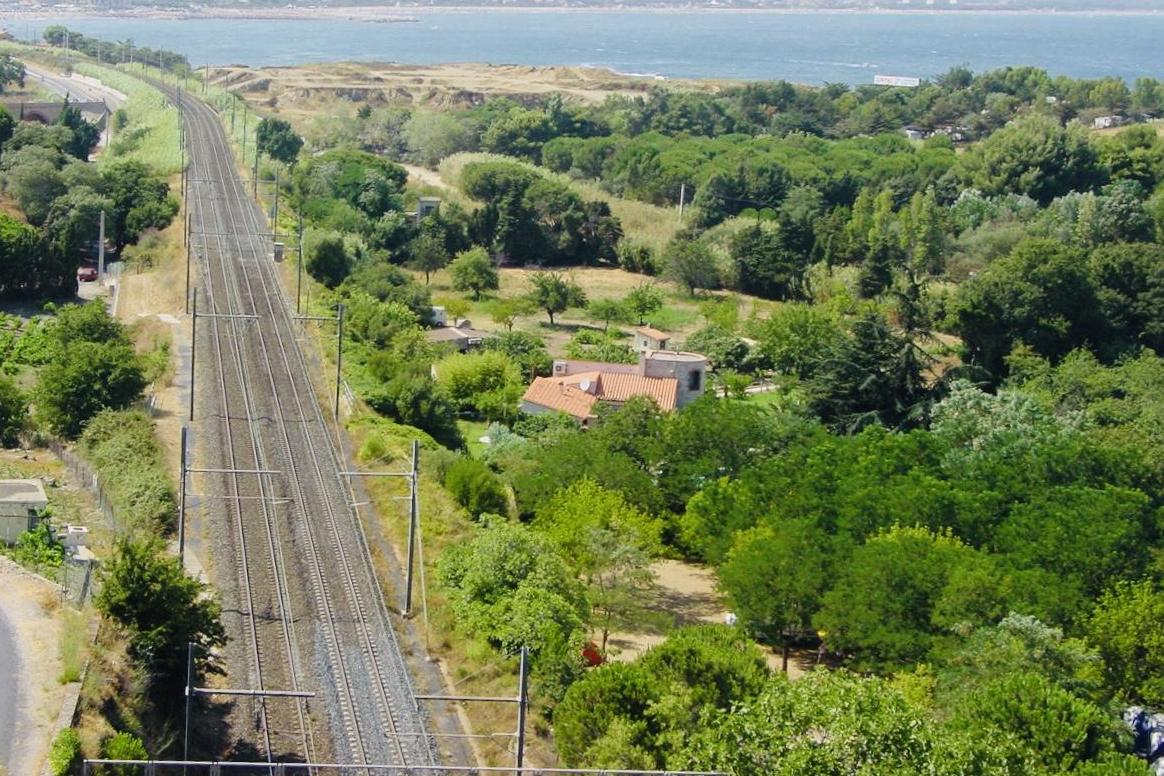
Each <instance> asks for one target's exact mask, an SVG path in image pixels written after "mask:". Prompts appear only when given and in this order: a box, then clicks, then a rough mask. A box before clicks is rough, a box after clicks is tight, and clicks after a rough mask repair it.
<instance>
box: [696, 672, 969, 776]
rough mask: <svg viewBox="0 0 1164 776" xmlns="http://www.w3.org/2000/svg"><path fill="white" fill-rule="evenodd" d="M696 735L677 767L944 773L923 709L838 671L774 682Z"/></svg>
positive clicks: (777, 775) (758, 773) (771, 772)
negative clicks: (680, 765) (791, 680)
mask: <svg viewBox="0 0 1164 776" xmlns="http://www.w3.org/2000/svg"><path fill="white" fill-rule="evenodd" d="M696 735H697V738H696V741H695V743H694V745H692V746H691V747H689V750H688V751H689V754H688V755H687V757H686V758H685V759H684V765H685V767H692V768H698V769H703V770H718V771H724V772H727V773H733V774H738V776H762V775H763V776H802V775H803V774H837V773H868V774H874V773H876V774H899V775H901V776H922V774H929V773H935V772H937V773H941V772H943V770H942V768H941V767H939V764H942V765H943V766H944V763H943V760H942V757H943V754H945V753H940V752H935V748H936V744H937V742H938V740H939V732H938V730H937V729H936V725H935V724H934V722H933V721H932V717H931V715H930V713H929V710H927V709H924V708H922V707H921V706H920V705H919V704H917V703H914V702H911V701H910V700H909V699H907V698H906V697H905V695H904V694H903V693H902V692H901V691H900V690H899V689H898V688H896V687H894V686H892V685H890V684H889V683H888V682H886V681H884V680H881V679H877V678H872V677H858V676H855V675H853V674H850V673H847V672H845V671H812V672H810V673H809V674H808V675H807V676H805V677H803V678H802V679H798V680H797V681H795V682H789V681H787V680H785V679H783V678H778V679H776V680H775V681H772V682H769V683H768V685H767V686H766V687H765V688H764V690H763V691H762V692H761V693H760V694H759V696H758V697H756V698H755V699H754V700H752V701H751V702H749V703H747V704H744V705H741V706H740V707H739V708H738V709H736V710H733V711H719V712H718V713H715V714H714V715H712V716H711V717H710V718H709V719H706V720H704V721H703V723H702V725H701V726H700V731H699V732H698V733H697V734H696ZM947 756H948V755H947Z"/></svg>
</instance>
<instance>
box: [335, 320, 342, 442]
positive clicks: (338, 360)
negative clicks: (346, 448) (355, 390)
mask: <svg viewBox="0 0 1164 776" xmlns="http://www.w3.org/2000/svg"><path fill="white" fill-rule="evenodd" d="M336 307H337V308H338V309H337V317H336V327H335V422H336V424H337V425H338V424H339V400H340V386H341V385H342V384H343V368H344V303H343V302H340V303H339V304H338V305H336Z"/></svg>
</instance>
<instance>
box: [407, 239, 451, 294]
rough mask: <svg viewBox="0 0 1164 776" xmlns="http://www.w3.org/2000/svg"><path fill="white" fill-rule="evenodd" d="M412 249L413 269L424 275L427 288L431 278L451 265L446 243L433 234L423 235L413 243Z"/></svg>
mask: <svg viewBox="0 0 1164 776" xmlns="http://www.w3.org/2000/svg"><path fill="white" fill-rule="evenodd" d="M411 247H412V262H411V265H412V268H413V269H415V270H417V271H419V272H423V273H424V284H425V285H426V286H427V285H428V280H429V276H430V275H431V274H432V273H434V272H436V271H437V270H440V269H442V268H443V267H444V266H445V265H446V264H448V263H449V259H450V256H449V252H448V250H447V249H446V248H445V243H444V241H443V240H441V239H440V238H439V237H437V236H435V235H431V234H421V235H420V236H419V237H417V238H416V239H415V240H413V241H412V246H411Z"/></svg>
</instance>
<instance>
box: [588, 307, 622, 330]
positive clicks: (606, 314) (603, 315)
mask: <svg viewBox="0 0 1164 776" xmlns="http://www.w3.org/2000/svg"><path fill="white" fill-rule="evenodd" d="M586 312H588V313H589V314H590V317H591V318H593V319H594V320H596V321H601V322H602V330H603V331H604V332H605V331H608V330H609V329H610V324H612V323H622V322H624V321H626V320H628V318H629V316H628V315H627V309H626V306H625V305H624V304H623V303H622V302H620V301H618V300H616V299H592V300H590V302H588V303H587V304H586Z"/></svg>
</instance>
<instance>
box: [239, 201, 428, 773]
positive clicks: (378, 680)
mask: <svg viewBox="0 0 1164 776" xmlns="http://www.w3.org/2000/svg"><path fill="white" fill-rule="evenodd" d="M246 204H250V203H246ZM234 212H236V213H242V214H244V215H245V216H246V217H247V218H248V220H249V221H251V223H250V224H248V226H249V227H250V228H249V229H246V230H245V232H246V233H248V234H260V233H262V231H263V230H262V226H263V225H262V224H259V223H254V222H255V221H256V220H257V217H258V216H257V208H256V207H254V206H253V205H252V206H251V207H245V206H244V203H242V202H240V203H239V207H238V208H235V209H234ZM252 246H253V243H252ZM254 259H255V263H256V265H257V268H258V272H257V274H258V284H259V286H260V287H261V289H260V290H261V291H262V293H261V295H260V298H261V299H263V300H265V302H266V305H267V311H268V313H269V317H268V316H264V319H265V320H269V321H270V322H272V323H273V324H277V323H279V322H284V323H286V324H287V328H288V329H290V328H291V327H290V312H289V310H288V309H287V306H286V304H283V305H276V304H275V303H274V301H273V300H275V299H279V298H280V296H281V295H280V293H279V287H278V281H277V279H276V278H273V277H271V276H270V275H271V273H269V272H267V271H266V270H268V269H269V268H270V267H269V262H268V261H267V260H266V251H265V250H258V249H255V250H254ZM247 288H248V291H249V293H251V294H252V295H253V294H254V290H253V288H252V286H251V283H250V279H249V278H248V280H247ZM258 337H259V339H260V340H263V339H265V337H264V334H263V332H262V330H261V329H260V331H259V332H258ZM291 339H292V338H291V337H287V336H279V334H278V332H277V333H276V336H275V337H274V342H275V345H276V346H277V350H278V353H279V355H280V356H281V357H282V364H283V366H284V368H285V370H286V372H285V374H286V375H287V378H288V382H289V384H290V385H291V386H292V389H293V390H292V391H291V394H290V397H289V398H290V400H291V402H292V404H293V407H294V409H295V410H297V415H298V417H299V418H300V419H302V420H303V421H304V422H305V423H306V422H309V421H308V415H309V414H311V410H312V409H314V410H315V411H316V413H318V412H319V404H318V402H317V401H316V399H315V397H314V394H313V392H312V386H311V385H310V383H308V384H307V385H305V386H303V387H302V388H301V387H300V386H301V380H303V379H305V377H306V375H307V374H309V373H308V371H307V369H306V364H301V366H300V368H298V369H297V368H296V366H295V365H294V364H293V363H292V358H291V357H290V355H289V353H288V346H287V343H288V341H289V340H291ZM263 351H264V358H266V359H268V363H270V360H269V355H270V349H269V348H268V347H267V346H266V345H264V347H263ZM295 351H296V353H298V348H295ZM272 374H273V370H272ZM272 388H274V386H273V385H272ZM305 396H306V398H305ZM275 398H276V402H277V403H278V404H279V405H280V412H279V413H277V417H278V418H279V419H280V422H281V423H282V424H283V425H284V427H285V420H286V418H287V413H285V412H283V411H282V397H281V394H280V393H279V392H278V391H276V392H275ZM316 420H317V421H318V422H319V423H320V428H321V430H322V429H326V426H325V425H324V424H323V422H322V418H321V417H319V416H318V415H317V416H316ZM329 440H330V437H329ZM324 447H325V448H327V449H329V450H330V449H332V448H331V445H330V444H326V445H324ZM307 451H308V454H309V455H308V457H309V459H310V461H309V463H310V469H311V472H312V473H313V474H314V475H315V482H316V483H317V484H318V486H319V490H318V493H320V494H324V493H326V492H327V491H328V487H329V484H331V485H335V484H336V483H339V482H341V481H340V480H339V478H338V476H336V477H334V478H331V479H330V481H329V478H328V477H327V474H326V473H325V468H326V467H325V464H324V463H323V462H322V461H321V458H320V454H319V447H317V446H316V445H307ZM332 463H335V461H334V459H333V460H332ZM335 468H336V469H338V466H337V467H335ZM333 471H334V469H333ZM295 483H296V486H297V487H298V488H299V489H300V492H302V488H301V486H300V483H299V481H298V479H296V480H295ZM346 501H347V499H346V498H345V499H344V502H345V503H346ZM320 503H321V505H322V507H323V515H324V517H325V518H326V519H325V522H326V525H327V528H328V531H327V533H328V534H329V538H330V539H331V545H332V548H333V549H334V552H335V560H337V561H338V565H339V567H340V570H341V572H342V576H343V582H344V592H345V593H346V597H347V600H348V601H349V603H350V605H351V610H352V613H353V615H354V620H353V622H354V624H355V625H356V632H357V637H358V639H359V641H360V646H361V649H362V651H363V653H364V655H365V657H366V659H367V660H368V666H367V669H368V674H367V675H368V676H369V677H371V678H373V679H374V690H375V692H376V695H377V698H376V700H377V701H378V704H379V707H380V709H379V712H380V713H379V717H380V720H379V721H380V723H381V725H382V727H383V731H384V734H385V736H386V738H387V742H388V743H389V744H390V745H391V746H392V748H393V750H394V754H395V759H396V760H397V761H398V762H399V763H400V764H401V765H407V764H409V763H408V760H409V757H408V756H407V755H406V754H405V752H404V748H403V745H402V743H401V740H400V736H399V735H397V734H398V732H399V730H398V726H397V718H398V717H399V716H400V713H399V710H398V709H397V708H396V704H394V703H393V700H392V697H391V696H392V692H391V690H390V689H389V688H388V687H387V686H386V682H385V679H384V676H383V673H382V670H381V668H380V666H381V664H382V660H381V654H380V653H381V650H380V649H379V648H378V647H377V645H376V643H375V638H374V636H373V634H372V632H371V628H370V627H369V626H368V623H369V616H368V611H367V604H366V595H365V594H364V593H363V592H362V591H361V590H360V585H359V582H358V581H357V575H356V572H355V569H354V568H353V565H352V562H351V558H350V557H349V554H348V553H347V552H346V551H345V548H344V542H343V539H342V537H341V531H340V526H339V524H338V516H337V514H336V512H337V510H336V508H335V500H334V499H333V498H322V499H321V501H320ZM309 525H310V524H309ZM383 625H384V626H385V628H390V626H389V625H388V623H386V622H385V623H383ZM349 686H350V685H349ZM352 690H353V693H354V692H355V688H352ZM361 744H363V740H362V739H361ZM368 754H369V753H368V752H367V749H366V747H364V746H363V745H361V747H360V751H359V752H358V755H357V756H358V758H359V759H360V760H362V761H364V762H368V761H370V760H371V761H374V758H370V757H369V756H368ZM428 761H429V762H431V758H428Z"/></svg>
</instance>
